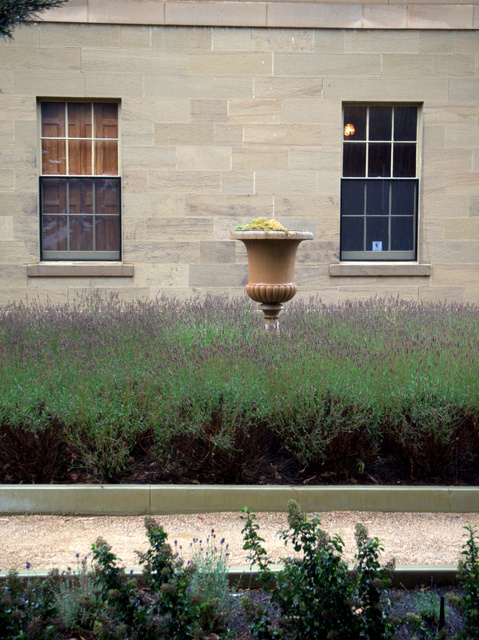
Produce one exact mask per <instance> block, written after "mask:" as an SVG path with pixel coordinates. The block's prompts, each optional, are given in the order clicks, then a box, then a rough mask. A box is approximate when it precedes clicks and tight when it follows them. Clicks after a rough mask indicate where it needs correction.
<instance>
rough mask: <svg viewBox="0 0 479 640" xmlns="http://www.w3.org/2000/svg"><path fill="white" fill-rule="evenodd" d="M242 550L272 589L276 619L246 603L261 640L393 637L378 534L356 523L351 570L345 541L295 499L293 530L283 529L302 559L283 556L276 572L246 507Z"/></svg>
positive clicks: (374, 639) (291, 505)
mask: <svg viewBox="0 0 479 640" xmlns="http://www.w3.org/2000/svg"><path fill="white" fill-rule="evenodd" d="M244 514H245V519H246V523H245V527H244V529H243V536H244V541H245V542H244V548H245V549H246V550H248V551H249V559H250V560H251V561H252V563H256V564H258V566H259V569H260V578H261V580H262V582H263V586H264V588H265V589H266V590H267V591H269V592H270V593H271V602H272V607H273V609H276V612H277V616H279V619H278V622H277V623H273V621H272V618H271V617H270V615H269V613H268V612H267V611H265V610H264V609H263V608H261V607H254V606H253V605H252V604H251V603H249V602H248V601H245V602H244V606H245V608H246V610H247V612H248V613H249V615H250V616H251V618H252V621H253V622H252V631H253V633H254V634H255V635H256V637H258V638H260V639H262V640H269V639H271V638H284V639H288V640H289V639H291V640H293V639H298V640H300V639H304V638H325V639H327V640H333V639H334V638H338V639H339V638H349V639H350V640H356V639H357V640H360V639H363V638H364V639H369V640H386V639H387V638H392V636H393V624H392V622H391V621H390V619H389V616H388V613H387V609H388V606H389V602H388V601H387V600H386V595H385V589H386V587H387V585H388V583H389V578H388V569H387V568H382V567H381V566H380V564H379V560H378V557H379V553H380V551H381V550H382V547H381V545H380V543H379V541H378V539H377V538H374V539H371V538H369V537H368V533H367V530H366V529H365V528H364V527H363V526H362V525H358V527H357V529H356V542H357V546H358V552H357V555H356V566H355V568H354V571H353V572H352V573H350V572H349V571H348V565H347V563H346V562H345V561H344V560H343V559H342V552H343V546H344V545H343V541H342V540H341V538H340V537H339V536H334V537H333V538H330V537H329V536H328V535H327V534H326V533H325V532H324V531H323V530H322V529H321V528H320V525H321V523H320V520H319V518H318V517H317V516H314V517H313V518H312V519H311V520H308V518H307V517H306V516H305V515H304V514H302V513H301V510H300V508H299V506H298V505H297V503H295V502H294V501H290V503H289V505H288V525H289V528H288V529H285V530H283V531H281V532H280V535H281V536H282V538H283V539H284V541H285V544H286V545H287V544H288V543H289V544H291V545H292V549H293V550H294V551H295V552H297V553H300V554H301V555H300V557H288V558H286V559H285V560H284V569H282V570H281V571H279V572H274V571H272V563H271V561H270V560H269V559H268V556H267V553H266V551H265V549H264V548H263V546H262V544H261V543H262V542H263V539H262V538H260V537H259V534H258V530H259V527H258V525H257V524H256V523H255V522H254V520H255V515H254V514H252V513H251V512H250V511H249V510H248V509H245V510H244Z"/></svg>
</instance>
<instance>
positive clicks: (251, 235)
mask: <svg viewBox="0 0 479 640" xmlns="http://www.w3.org/2000/svg"><path fill="white" fill-rule="evenodd" d="M230 238H231V240H312V239H313V234H312V233H311V231H275V230H273V229H272V230H269V231H260V230H259V229H250V230H246V229H245V230H244V231H243V230H238V231H234V232H233V233H232V234H231V236H230Z"/></svg>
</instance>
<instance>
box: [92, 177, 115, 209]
mask: <svg viewBox="0 0 479 640" xmlns="http://www.w3.org/2000/svg"><path fill="white" fill-rule="evenodd" d="M95 211H96V213H97V214H101V213H103V214H110V215H119V214H120V181H119V180H95Z"/></svg>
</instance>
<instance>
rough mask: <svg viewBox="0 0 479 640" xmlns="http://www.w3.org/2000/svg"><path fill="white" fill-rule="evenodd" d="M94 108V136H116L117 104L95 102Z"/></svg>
mask: <svg viewBox="0 0 479 640" xmlns="http://www.w3.org/2000/svg"><path fill="white" fill-rule="evenodd" d="M94 110H95V138H118V105H117V104H115V103H107V102H105V103H101V102H100V103H97V104H95V106H94Z"/></svg>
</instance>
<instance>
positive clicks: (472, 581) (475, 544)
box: [459, 525, 479, 640]
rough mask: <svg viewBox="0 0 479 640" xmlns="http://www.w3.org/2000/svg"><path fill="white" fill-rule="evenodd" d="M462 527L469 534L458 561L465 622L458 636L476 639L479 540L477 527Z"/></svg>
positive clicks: (478, 617)
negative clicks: (463, 628) (461, 557)
mask: <svg viewBox="0 0 479 640" xmlns="http://www.w3.org/2000/svg"><path fill="white" fill-rule="evenodd" d="M464 528H465V529H466V532H467V534H469V535H468V538H467V540H466V543H465V544H464V547H463V551H462V552H461V553H462V555H463V556H464V558H463V559H462V560H461V562H460V563H459V577H460V585H461V587H462V588H463V589H464V597H463V598H462V600H461V602H460V606H461V608H462V610H463V612H464V615H465V618H466V623H465V631H464V632H463V633H462V634H460V638H461V640H477V638H479V540H478V538H477V529H475V528H474V527H472V526H471V525H468V526H466V527H464Z"/></svg>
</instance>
